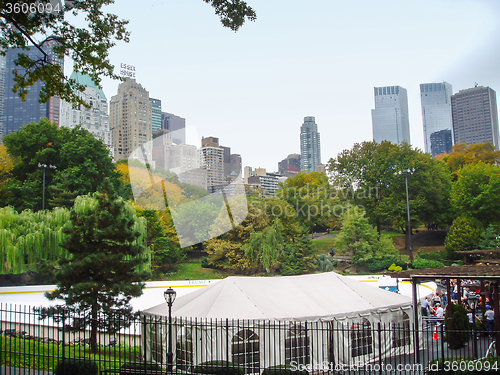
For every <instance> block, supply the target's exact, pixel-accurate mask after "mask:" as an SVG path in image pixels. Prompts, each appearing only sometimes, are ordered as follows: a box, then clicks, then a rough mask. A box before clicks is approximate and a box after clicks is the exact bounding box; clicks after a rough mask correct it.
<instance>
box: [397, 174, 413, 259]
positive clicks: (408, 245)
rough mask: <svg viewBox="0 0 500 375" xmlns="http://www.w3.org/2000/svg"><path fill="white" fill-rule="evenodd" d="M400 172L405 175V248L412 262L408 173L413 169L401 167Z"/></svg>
mask: <svg viewBox="0 0 500 375" xmlns="http://www.w3.org/2000/svg"><path fill="white" fill-rule="evenodd" d="M400 173H401V174H404V175H405V185H406V211H407V213H408V235H407V237H406V238H407V239H408V243H407V248H408V249H407V250H408V254H409V255H410V262H413V244H412V243H411V217H410V197H409V195H408V175H409V174H412V173H413V170H411V169H403V170H402V171H401V172H400Z"/></svg>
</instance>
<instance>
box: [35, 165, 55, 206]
mask: <svg viewBox="0 0 500 375" xmlns="http://www.w3.org/2000/svg"><path fill="white" fill-rule="evenodd" d="M38 168H42V169H43V190H42V210H45V170H46V169H47V168H50V169H56V168H57V167H56V166H55V165H52V164H49V165H47V164H42V163H38Z"/></svg>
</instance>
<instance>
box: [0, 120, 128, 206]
mask: <svg viewBox="0 0 500 375" xmlns="http://www.w3.org/2000/svg"><path fill="white" fill-rule="evenodd" d="M3 140H4V144H5V146H6V147H7V150H8V152H9V154H10V155H11V156H12V157H14V158H15V160H16V162H15V164H14V168H13V169H12V179H11V181H10V183H8V184H7V185H6V186H5V187H4V189H6V190H8V191H9V193H10V196H9V198H8V199H7V200H6V201H5V205H12V206H13V207H14V208H16V209H17V210H18V211H22V210H23V209H27V208H29V209H31V210H38V209H41V208H42V193H43V192H42V189H43V170H42V169H41V168H40V167H39V164H45V165H47V166H49V165H53V166H56V169H52V168H46V172H45V184H46V186H52V185H54V186H56V187H58V188H59V189H62V188H64V189H66V190H67V191H69V192H72V195H73V197H74V196H76V195H85V194H88V193H92V192H95V191H97V190H98V189H99V187H100V186H101V185H102V183H103V181H104V179H105V178H109V179H110V180H111V183H112V184H113V186H114V187H115V188H118V185H120V184H121V182H120V181H119V174H118V172H116V171H115V166H114V164H113V161H112V159H111V157H110V156H109V151H108V149H107V148H106V146H105V145H104V143H103V142H102V141H101V140H99V139H96V138H95V137H94V136H93V135H92V134H91V133H90V132H88V131H87V130H85V129H82V128H80V127H76V128H73V129H69V128H61V129H58V128H57V125H56V124H53V123H51V122H50V121H48V120H47V119H41V120H40V122H39V123H30V124H27V125H24V126H23V127H22V128H21V129H19V130H18V131H17V132H15V133H10V134H8V135H6V136H5V137H4V139H3ZM45 196H46V201H47V202H51V204H52V206H54V205H55V204H54V202H56V201H55V200H54V199H55V198H57V189H48V188H47V189H46V190H45ZM64 205H65V206H67V205H66V204H64Z"/></svg>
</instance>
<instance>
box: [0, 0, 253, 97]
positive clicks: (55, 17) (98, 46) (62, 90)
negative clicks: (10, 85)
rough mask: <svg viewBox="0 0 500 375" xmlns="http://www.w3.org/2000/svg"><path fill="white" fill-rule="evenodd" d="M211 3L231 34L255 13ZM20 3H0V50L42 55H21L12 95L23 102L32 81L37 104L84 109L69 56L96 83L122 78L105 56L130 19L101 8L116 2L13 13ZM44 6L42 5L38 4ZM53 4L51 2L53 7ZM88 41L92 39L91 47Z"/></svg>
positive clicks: (240, 4) (225, 0)
mask: <svg viewBox="0 0 500 375" xmlns="http://www.w3.org/2000/svg"><path fill="white" fill-rule="evenodd" d="M203 1H204V2H206V3H208V4H210V5H211V6H212V7H213V8H214V10H215V13H216V14H217V15H218V16H219V18H220V21H221V23H222V25H223V26H224V27H228V28H230V29H231V30H233V31H236V30H238V29H239V27H240V26H242V25H243V23H244V22H245V20H250V21H254V20H255V19H256V15H255V11H254V10H253V9H252V8H251V7H249V6H248V5H247V4H246V2H245V1H243V0H236V1H230V0H203ZM17 3H18V1H13V0H8V1H4V2H2V4H1V5H0V26H1V27H0V30H1V32H0V51H2V53H3V54H5V53H6V52H5V51H6V50H7V49H8V48H16V47H17V48H21V49H26V48H27V46H29V45H34V46H35V48H37V49H38V50H39V51H40V57H39V58H37V59H31V58H29V57H28V56H27V55H26V54H24V53H21V54H19V57H18V58H17V60H16V61H15V62H16V65H18V66H19V69H16V70H15V71H14V81H15V82H16V84H15V87H14V89H15V91H16V92H18V95H19V96H20V97H21V98H22V99H23V100H25V98H26V94H27V92H28V91H29V88H30V87H31V86H33V85H34V84H35V83H36V82H38V81H41V82H43V88H42V91H41V93H40V102H42V103H46V102H47V101H48V100H49V98H50V97H52V96H59V97H61V98H62V99H64V100H65V101H67V102H70V103H80V104H82V105H86V104H85V103H84V101H83V100H82V99H81V98H80V97H79V96H78V93H79V92H80V91H83V90H84V86H83V85H81V84H78V83H77V82H76V80H71V79H66V77H65V76H64V72H63V71H62V67H61V65H59V64H58V62H57V61H58V60H64V58H65V57H69V58H70V59H71V60H72V61H73V70H74V71H77V72H81V73H84V74H89V75H90V77H91V78H92V80H93V81H94V82H95V83H96V84H97V85H99V83H100V82H101V76H105V77H110V78H114V79H120V77H119V76H118V75H117V74H115V73H114V72H113V70H114V66H113V65H112V64H111V61H110V58H109V53H110V50H111V49H112V47H113V46H115V45H116V43H117V42H119V41H124V42H128V41H129V32H128V31H127V30H126V25H127V24H128V21H126V20H120V19H119V18H118V16H116V15H114V14H110V13H105V9H103V8H105V7H106V6H107V5H109V4H113V3H114V0H94V1H71V2H59V3H60V4H61V3H62V4H71V5H65V6H61V9H59V8H58V9H55V8H54V9H50V11H49V10H47V11H46V12H38V8H39V7H36V4H39V2H38V1H36V0H26V1H23V3H26V4H27V5H28V6H30V5H31V6H33V7H34V8H35V9H34V11H31V9H30V8H28V9H29V10H30V11H29V12H22V11H19V10H18V11H16V8H15V7H16V6H19V4H17ZM42 4H45V2H42ZM52 4H54V3H52ZM65 12H71V13H72V14H73V15H74V16H81V17H80V18H81V20H84V21H83V24H81V23H80V22H79V23H78V26H81V27H78V26H76V24H72V23H71V22H69V21H68V18H67V17H65V15H64V13H65ZM89 41H92V42H91V43H89ZM51 43H52V44H54V46H53V53H54V55H55V59H51V58H50V56H49V55H48V54H47V52H46V48H45V47H46V46H47V45H49V44H51Z"/></svg>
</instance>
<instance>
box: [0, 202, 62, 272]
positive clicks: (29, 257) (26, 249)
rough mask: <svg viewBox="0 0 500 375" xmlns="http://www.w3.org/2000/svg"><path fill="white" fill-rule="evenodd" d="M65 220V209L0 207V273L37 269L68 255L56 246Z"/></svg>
mask: <svg viewBox="0 0 500 375" xmlns="http://www.w3.org/2000/svg"><path fill="white" fill-rule="evenodd" d="M68 220H69V210H67V209H65V208H56V209H54V210H52V211H38V212H36V213H33V212H32V211H30V210H25V211H23V212H22V213H17V212H16V211H15V210H14V209H13V208H12V207H4V208H0V274H19V273H25V272H28V271H34V272H36V271H39V270H40V268H42V266H48V265H51V266H54V265H55V264H56V262H57V261H58V260H60V259H64V258H67V257H68V252H67V251H66V250H65V249H63V248H62V247H60V246H59V245H60V243H61V242H62V240H63V238H64V233H63V231H62V227H63V226H64V224H66V222H67V221H68Z"/></svg>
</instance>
